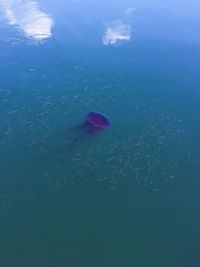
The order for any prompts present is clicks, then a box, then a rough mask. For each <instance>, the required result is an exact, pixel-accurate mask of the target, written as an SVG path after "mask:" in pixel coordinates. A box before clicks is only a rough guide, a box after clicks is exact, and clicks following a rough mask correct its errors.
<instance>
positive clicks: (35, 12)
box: [0, 0, 53, 41]
mask: <svg viewBox="0 0 200 267" xmlns="http://www.w3.org/2000/svg"><path fill="white" fill-rule="evenodd" d="M0 7H1V8H2V10H3V13H4V17H5V18H6V20H7V21H8V23H9V24H10V25H14V26H16V27H17V28H18V29H20V30H21V31H22V32H23V33H24V34H25V35H26V36H27V37H31V38H33V39H35V40H37V41H40V40H44V39H46V38H49V37H51V35H52V33H51V29H52V25H53V21H52V18H51V17H50V16H49V15H48V14H46V13H44V12H42V11H41V10H40V8H39V5H38V3H36V2H33V1H30V0H0Z"/></svg>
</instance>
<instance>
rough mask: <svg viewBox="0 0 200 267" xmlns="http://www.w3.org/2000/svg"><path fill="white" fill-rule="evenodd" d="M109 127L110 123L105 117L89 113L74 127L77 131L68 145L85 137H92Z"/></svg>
mask: <svg viewBox="0 0 200 267" xmlns="http://www.w3.org/2000/svg"><path fill="white" fill-rule="evenodd" d="M110 125H111V122H110V120H109V119H108V118H107V117H106V116H105V115H103V114H102V113H99V112H92V111H91V112H89V113H87V114H86V117H85V121H84V122H83V123H82V124H81V125H80V126H78V127H76V128H77V129H78V130H79V131H78V132H77V133H76V136H75V137H74V138H73V140H72V141H71V142H70V143H71V144H72V143H74V142H75V141H78V140H80V139H82V138H83V137H85V136H94V135H96V134H97V133H99V132H100V131H102V130H103V129H105V128H107V127H109V126H110Z"/></svg>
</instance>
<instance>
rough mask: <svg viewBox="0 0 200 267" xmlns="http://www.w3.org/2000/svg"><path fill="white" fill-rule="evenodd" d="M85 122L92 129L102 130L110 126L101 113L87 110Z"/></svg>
mask: <svg viewBox="0 0 200 267" xmlns="http://www.w3.org/2000/svg"><path fill="white" fill-rule="evenodd" d="M86 122H87V123H88V124H89V125H90V127H91V128H93V129H98V130H102V129H104V128H107V127H108V126H110V124H111V123H110V120H109V119H108V118H107V117H106V116H105V115H104V114H102V113H99V112H89V113H87V115H86Z"/></svg>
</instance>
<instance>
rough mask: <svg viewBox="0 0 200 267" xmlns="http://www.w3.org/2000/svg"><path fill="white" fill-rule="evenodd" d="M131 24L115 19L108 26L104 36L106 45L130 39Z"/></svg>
mask: <svg viewBox="0 0 200 267" xmlns="http://www.w3.org/2000/svg"><path fill="white" fill-rule="evenodd" d="M130 39H131V26H130V25H128V24H124V23H122V22H121V21H120V20H115V21H113V22H112V23H111V24H109V25H108V26H107V29H106V32H105V34H104V36H103V44H104V45H115V44H117V43H119V42H124V41H130Z"/></svg>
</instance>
